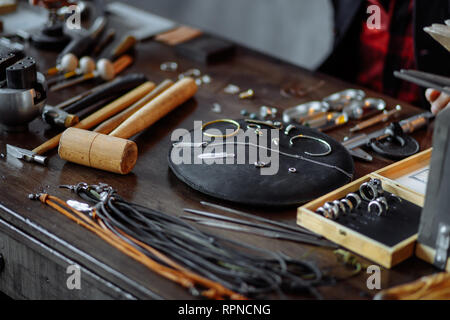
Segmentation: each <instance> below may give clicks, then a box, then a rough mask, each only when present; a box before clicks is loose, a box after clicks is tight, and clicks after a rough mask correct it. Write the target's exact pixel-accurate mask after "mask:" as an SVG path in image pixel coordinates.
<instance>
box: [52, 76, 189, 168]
mask: <svg viewBox="0 0 450 320" xmlns="http://www.w3.org/2000/svg"><path fill="white" fill-rule="evenodd" d="M163 83H164V82H163ZM163 83H162V84H163ZM166 83H167V84H166V85H168V84H170V83H168V82H166ZM162 84H161V85H162ZM161 85H160V87H161ZM196 92H197V85H196V83H195V81H194V79H192V78H184V79H182V80H179V81H178V82H176V83H175V84H173V85H172V86H169V88H168V89H166V90H164V91H163V92H162V93H160V94H159V95H157V96H156V97H155V98H153V99H152V100H151V101H150V102H148V103H146V104H145V105H144V106H143V107H141V108H140V109H139V110H137V111H136V112H135V113H134V114H132V115H131V116H130V117H129V118H128V119H127V120H125V121H124V122H123V123H122V124H121V125H119V126H118V127H117V129H115V130H114V131H113V132H111V133H110V135H105V134H102V133H100V132H91V131H87V130H80V129H77V128H69V129H67V130H66V131H65V132H64V133H63V135H62V137H61V141H60V144H59V150H58V153H59V156H60V157H61V159H63V160H67V161H71V162H74V163H78V164H81V165H85V166H88V167H92V168H97V169H101V170H105V171H109V172H114V173H119V174H127V173H129V172H130V171H131V170H132V169H133V168H134V166H135V164H136V161H137V157H138V149H137V145H136V143H135V142H133V141H130V140H126V139H128V138H130V137H132V136H134V135H135V134H137V133H139V132H141V131H142V130H145V129H146V128H148V127H149V126H150V125H152V124H153V123H155V122H156V121H158V120H159V119H161V118H162V117H164V116H165V115H166V114H168V113H169V112H170V111H172V110H173V109H175V108H176V107H177V106H179V105H181V104H183V103H184V102H186V101H187V100H188V99H189V98H191V97H192V96H193V95H194V94H195V93H196Z"/></svg>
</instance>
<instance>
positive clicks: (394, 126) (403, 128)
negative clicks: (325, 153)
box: [342, 112, 434, 161]
mask: <svg viewBox="0 0 450 320" xmlns="http://www.w3.org/2000/svg"><path fill="white" fill-rule="evenodd" d="M433 118H434V115H433V114H432V113H431V112H425V113H421V114H418V115H416V116H413V117H410V118H408V119H405V120H402V121H400V122H398V123H397V122H394V123H391V124H390V125H389V126H387V127H386V128H384V129H381V130H377V131H375V132H372V133H369V134H359V135H357V136H355V137H352V138H350V139H346V140H344V142H343V143H342V144H343V145H344V146H345V147H346V148H347V150H349V151H350V153H351V154H352V156H355V157H358V158H360V159H362V160H366V161H371V160H369V159H371V156H370V155H368V154H367V152H365V151H363V150H362V149H360V147H363V146H369V147H371V148H372V150H374V151H375V152H377V153H379V154H381V155H383V156H386V157H388V158H392V159H402V158H405V157H408V156H411V155H413V154H415V153H417V152H418V151H419V149H420V146H419V144H418V142H417V141H416V140H414V139H413V138H411V137H410V136H408V135H407V134H410V133H413V132H415V131H416V130H419V129H421V128H423V127H425V126H426V125H428V123H429V121H430V120H432V119H433ZM360 155H362V156H361V157H360Z"/></svg>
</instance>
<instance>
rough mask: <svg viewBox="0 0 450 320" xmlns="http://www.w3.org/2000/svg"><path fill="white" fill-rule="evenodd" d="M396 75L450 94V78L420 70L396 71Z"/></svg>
mask: <svg viewBox="0 0 450 320" xmlns="http://www.w3.org/2000/svg"><path fill="white" fill-rule="evenodd" d="M394 76H395V77H397V78H399V79H402V80H406V81H409V82H412V83H415V84H417V85H419V86H421V87H425V88H432V89H435V90H437V91H440V92H443V93H446V94H448V95H450V78H448V77H444V76H440V75H437V74H432V73H427V72H423V71H418V70H405V69H402V70H400V72H399V71H394Z"/></svg>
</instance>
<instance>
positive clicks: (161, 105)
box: [110, 77, 197, 139]
mask: <svg viewBox="0 0 450 320" xmlns="http://www.w3.org/2000/svg"><path fill="white" fill-rule="evenodd" d="M196 92H197V84H196V83H195V80H194V79H192V78H190V77H186V78H183V79H181V80H179V81H177V82H176V83H175V84H174V85H173V86H171V87H170V88H169V89H167V90H165V91H164V92H163V93H161V94H160V95H159V96H157V97H156V98H155V99H153V100H152V101H150V102H149V103H148V104H146V105H145V106H144V107H142V108H141V109H140V110H139V111H137V112H136V113H135V114H133V115H132V116H131V117H129V118H128V119H127V120H126V121H125V122H123V123H122V124H121V125H120V126H119V127H118V128H117V129H115V130H114V131H113V132H111V134H110V135H111V136H114V137H119V138H124V139H128V138H130V137H132V136H134V135H135V134H137V133H139V132H141V131H142V130H145V129H146V128H148V127H150V126H151V125H152V124H153V123H155V122H156V121H158V120H159V119H161V118H162V117H164V116H165V115H166V114H168V113H169V112H171V111H172V110H173V109H175V108H176V107H178V106H179V105H181V104H183V103H184V102H186V101H187V100H188V99H190V98H191V97H192V96H194V94H195V93H196Z"/></svg>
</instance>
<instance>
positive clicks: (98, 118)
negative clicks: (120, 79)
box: [33, 82, 155, 155]
mask: <svg viewBox="0 0 450 320" xmlns="http://www.w3.org/2000/svg"><path fill="white" fill-rule="evenodd" d="M154 88H155V84H154V83H153V82H145V83H143V84H141V85H140V86H139V87H137V88H136V89H133V90H132V91H130V92H128V93H127V94H125V95H123V96H122V97H120V98H119V99H117V100H114V101H113V102H111V103H110V104H108V105H106V106H105V107H103V108H102V109H100V110H98V111H97V112H95V113H93V114H91V115H90V116H89V117H87V118H85V119H83V120H82V121H80V122H79V123H78V124H76V125H75V126H74V127H75V128H79V129H91V128H93V127H95V126H96V125H98V124H99V123H101V122H103V121H105V120H106V119H109V118H110V117H112V116H114V115H116V114H117V113H119V112H121V111H122V110H124V109H126V108H128V107H129V106H130V105H132V104H133V103H135V102H136V101H138V100H139V99H142V97H144V96H145V95H146V94H148V93H149V92H150V91H151V90H153V89H154ZM60 139H61V134H59V135H57V136H56V137H54V138H52V139H50V140H48V141H47V142H45V143H43V144H42V145H40V146H39V147H37V148H36V149H34V150H33V152H34V153H36V154H38V155H42V154H44V153H46V152H48V151H50V150H52V149H54V148H56V147H57V146H58V144H59V140H60Z"/></svg>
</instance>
